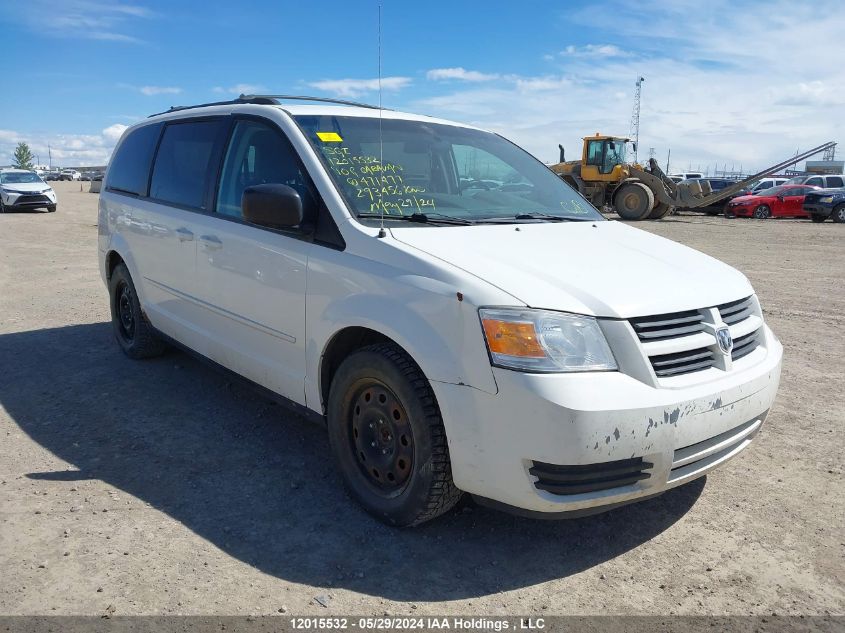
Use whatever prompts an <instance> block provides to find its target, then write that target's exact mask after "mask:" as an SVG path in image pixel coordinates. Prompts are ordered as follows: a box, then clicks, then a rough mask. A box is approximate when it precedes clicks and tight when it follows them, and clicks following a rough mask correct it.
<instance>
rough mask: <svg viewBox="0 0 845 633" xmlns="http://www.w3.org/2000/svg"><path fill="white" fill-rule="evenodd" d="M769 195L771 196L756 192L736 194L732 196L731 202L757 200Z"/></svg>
mask: <svg viewBox="0 0 845 633" xmlns="http://www.w3.org/2000/svg"><path fill="white" fill-rule="evenodd" d="M771 197H772V196H761V195H759V194H756V193H749V194H746V195H744V196H737V197H736V198H732V199H731V202H733V203H737V202H740V203H741V202H759V201H760V200H761V199H763V198H771Z"/></svg>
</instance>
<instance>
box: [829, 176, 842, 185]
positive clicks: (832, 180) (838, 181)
mask: <svg viewBox="0 0 845 633" xmlns="http://www.w3.org/2000/svg"><path fill="white" fill-rule="evenodd" d="M827 186H828V187H841V186H842V178H840V177H839V176H828V177H827Z"/></svg>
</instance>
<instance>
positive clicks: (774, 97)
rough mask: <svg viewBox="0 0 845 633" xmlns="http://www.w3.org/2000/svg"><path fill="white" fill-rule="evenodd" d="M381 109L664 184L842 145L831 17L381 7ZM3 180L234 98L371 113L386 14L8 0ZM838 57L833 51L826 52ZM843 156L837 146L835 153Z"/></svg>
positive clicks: (602, 6)
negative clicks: (293, 99)
mask: <svg viewBox="0 0 845 633" xmlns="http://www.w3.org/2000/svg"><path fill="white" fill-rule="evenodd" d="M382 4H383V9H382V16H383V17H382V26H383V35H382V48H383V61H382V71H383V76H384V82H383V85H384V87H385V91H384V104H385V106H386V107H393V108H399V109H406V110H411V111H414V112H421V113H425V114H432V115H436V116H442V117H445V118H450V119H455V120H461V121H466V122H470V123H474V124H476V125H480V126H482V127H486V128H490V129H494V130H495V131H498V132H501V133H503V134H505V135H506V136H508V137H509V138H511V139H513V140H514V141H516V142H517V143H519V144H521V145H523V146H525V147H526V148H527V149H529V151H531V152H532V153H534V154H535V155H537V156H538V157H539V158H541V159H542V160H546V161H550V160H554V159H556V156H557V144H558V143H563V144H564V145H565V146H566V147H567V148H568V152H569V156H568V157H573V158H574V157H575V156H576V153H577V151H578V149H577V148H578V147H579V146H580V137H581V136H584V135H587V134H592V133H594V132H596V131H601V132H603V133H614V134H627V133H628V132H629V128H630V118H631V108H632V104H633V93H634V81H635V79H636V77H637V76H638V75H642V76H644V77H645V78H646V81H645V83H644V85H643V100H642V114H641V133H640V136H641V143H640V146H641V156H642V154H646V155H647V153H648V148H650V147H654V148H655V152H656V156H657V158H658V159H659V160H660V161H661V164H665V160H666V153H667V151H668V150H669V149H670V148H671V150H672V171H676V170H681V169H685V168H687V167H689V166H692V167H696V166H698V165H701V167H702V168H703V167H705V166H707V165H709V166H710V167H711V169H712V168H713V167H715V165H716V164H717V163H718V164H719V166H720V167H721V165H722V164H724V163H727V164H728V167H730V166H731V164H732V163H733V164H735V166H736V167H737V168H738V167H739V166H740V164H742V165H743V166H744V167H745V168H746V169H748V168H753V167H763V166H766V165H767V164H769V163H771V162H775V161H777V160H779V159H781V158H783V157H785V156H788V155H790V154H792V153H794V152H795V150H796V149H798V148H801V149H806V148H809V147H811V146H813V145H817V144H819V143H821V142H823V141H827V140H840V139H842V140H843V141H845V134H843V126H844V125H845V124H844V123H843V120H844V119H845V117H843V116H842V113H843V106H845V91H843V90H842V86H843V85H845V67H843V65H842V64H841V63H839V59H841V57H842V53H843V52H845V51H843V48H845V47H843V45H842V44H841V41H842V33H843V31H845V17H843V13H842V11H841V4H840V3H839V2H836V1H826V0H822V1H819V2H813V3H794V2H786V1H782V0H772V1H768V2H765V3H762V2H761V3H756V2H737V1H734V2H721V1H720V0H715V1H712V2H711V1H708V2H706V3H701V2H700V1H696V2H691V1H687V0H682V1H678V2H672V3H671V6H669V7H667V6H663V7H657V8H650V7H648V6H640V4H647V3H631V2H602V3H593V4H588V3H576V2H557V3H550V2H534V1H527V2H520V3H515V2H498V1H488V2H484V3H481V2H454V1H452V2H439V1H436V0H430V1H429V2H426V3H416V2H415V3H403V2H392V1H390V0H384V1H383V3H382ZM0 6H2V10H0V28H2V33H3V36H2V40H3V49H4V57H5V63H4V64H3V78H4V84H5V85H4V96H3V97H2V101H0V164H6V163H8V162H9V160H10V157H11V152H12V151H13V149H14V144H15V143H16V142H17V141H26V142H28V143H29V144H30V145H31V146H32V147H33V149H34V151H35V152H36V153H38V154H39V156H40V157H41V162H46V147H47V144H48V143H49V144H50V145H51V146H52V148H53V162H54V164H58V165H78V164H92V163H94V164H96V163H102V162H105V160H106V159H107V157H108V155H109V154H110V152H111V148H112V147H113V145H114V143H115V141H116V140H117V138H118V137H119V135H120V133H121V132H122V130H123V126H125V125H128V124H131V123H132V122H133V121H136V120H138V119H140V118H143V117H144V116H146V115H148V114H150V113H153V112H158V111H161V110H164V109H167V107H169V106H170V105H173V104H188V103H200V102H205V101H213V100H220V99H224V98H228V97H229V96H235V95H236V94H237V93H239V92H240V91H241V90H246V91H256V92H265V91H266V92H281V93H299V94H316V95H323V96H340V97H346V98H353V99H360V100H364V101H369V102H376V101H377V99H378V96H377V94H376V92H375V91H374V89H373V88H374V85H375V79H376V77H377V58H376V16H377V6H378V3H377V2H375V1H371V0H362V1H359V2H336V1H333V0H332V1H321V2H315V3H307V2H301V1H300V2H286V1H282V0H275V1H255V2H242V3H237V4H236V3H233V2H220V1H217V0H205V1H203V2H199V1H195V0H185V1H181V2H180V1H178V0H177V1H173V2H153V1H146V2H145V1H143V0H132V1H130V2H122V1H121V0H115V1H104V0H64V1H63V2H53V1H49V0H27V1H21V0H0ZM837 49H838V51H837ZM841 154H843V155H845V148H843V150H842V151H841Z"/></svg>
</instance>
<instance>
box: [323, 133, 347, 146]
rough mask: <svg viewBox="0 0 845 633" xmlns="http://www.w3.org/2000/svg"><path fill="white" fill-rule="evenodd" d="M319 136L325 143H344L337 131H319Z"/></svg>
mask: <svg viewBox="0 0 845 633" xmlns="http://www.w3.org/2000/svg"><path fill="white" fill-rule="evenodd" d="M317 138H319V139H320V140H321V141H323V143H342V142H343V139H342V138H340V134H338V133H337V132H317Z"/></svg>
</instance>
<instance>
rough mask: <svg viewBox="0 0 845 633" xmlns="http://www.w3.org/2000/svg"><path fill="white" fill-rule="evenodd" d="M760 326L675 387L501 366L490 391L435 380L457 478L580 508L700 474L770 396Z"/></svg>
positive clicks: (508, 495) (739, 441) (773, 348)
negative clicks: (711, 371) (704, 372)
mask: <svg viewBox="0 0 845 633" xmlns="http://www.w3.org/2000/svg"><path fill="white" fill-rule="evenodd" d="M764 332H765V340H764V342H763V345H762V346H761V348H760V349H759V350H757V351H756V352H755V353H754V354H751V355H749V356H748V357H746V358H744V359H742V361H738V362H737V363H736V364H735V366H734V369H733V370H732V371H730V372H728V373H726V374H725V376H724V377H722V378H719V379H716V380H711V381H709V382H705V383H702V384H694V385H692V386H685V387H681V388H674V389H673V388H665V387H664V388H655V387H652V386H649V385H646V384H644V383H643V382H640V381H638V380H636V379H634V378H632V377H630V376H627V375H625V374H623V373H620V372H602V373H584V374H567V375H561V374H554V375H552V374H525V373H520V372H514V371H508V370H504V369H494V373H495V377H496V382H497V384H498V387H499V393H498V394H495V395H493V394H488V393H485V392H482V391H480V390H477V389H472V388H470V387H466V386H459V385H451V384H445V383H434V384H433V387H434V390H435V392H436V394H437V397H438V401H439V403H440V408H441V411H442V413H443V418H444V422H445V424H446V432H447V437H448V438H449V451H450V455H451V461H452V475H453V478H454V481H455V484H456V485H457V486H458V487H459V488H461V489H462V490H464V491H466V492H469V493H472V494H473V495H476V496H479V497H482V498H484V499H489V500H493V501H495V502H497V503H498V504H500V505H505V506H510V507H513V508H517V509H521V510H525V511H529V512H531V513H551V514H561V513H570V512H574V513H576V514H587V513H590V512H589V511H590V510H592V511H596V510H599V511H600V510H603V509H610V507H613V506H616V505H620V504H625V503H629V502H631V501H636V500H640V499H642V498H646V497H650V496H654V495H656V494H660V493H661V492H664V491H666V490H668V489H670V488H674V487H675V486H679V485H681V484H684V483H687V482H689V481H692V480H693V479H696V478H698V477H701V476H702V475H704V474H706V473H707V472H709V471H710V470H712V469H713V468H715V467H717V466H719V465H720V464H722V463H724V462H725V461H727V460H728V459H731V458H732V457H734V456H736V455H737V454H738V453H739V452H741V451H742V450H743V449H745V448H746V447H747V446H748V444H749V443H750V442H751V439H752V438H753V437H754V435H755V434H756V433H757V432H758V431H759V429H760V427H761V426H762V424H763V420H764V419H765V416H766V413H767V412H768V410H769V409H770V408H771V406H772V403H773V402H774V399H775V394H776V392H777V387H778V382H779V380H780V369H781V358H782V354H783V348H782V346H781V344H780V343H779V342H778V341H777V339H776V338H775V337H774V335H773V334H772V333H771V331H770V330H769V329H768V327H764ZM573 482H574V483H575V484H585V485H583V486H581V485H570V484H573ZM620 482H621V485H615V484H616V483H620ZM608 483H610V484H611V485H609V486H608ZM558 484H563V486H559V485H558ZM567 486H569V487H568V488H567ZM562 490H563V491H564V494H561V491H562Z"/></svg>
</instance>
